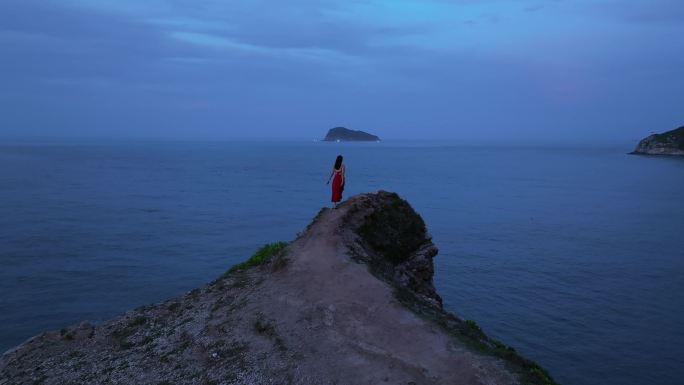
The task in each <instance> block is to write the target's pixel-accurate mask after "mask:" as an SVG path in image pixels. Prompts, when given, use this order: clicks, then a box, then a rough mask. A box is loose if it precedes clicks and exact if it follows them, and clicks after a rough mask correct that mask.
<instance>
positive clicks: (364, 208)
mask: <svg viewBox="0 0 684 385" xmlns="http://www.w3.org/2000/svg"><path fill="white" fill-rule="evenodd" d="M265 250H269V252H270V254H268V255H265V254H264V253H265ZM436 255H437V248H436V247H435V246H434V244H433V243H432V240H431V237H430V235H429V233H428V232H427V229H426V226H425V223H424V222H423V220H422V218H421V217H420V216H419V215H418V214H417V213H416V212H415V211H414V210H413V208H411V206H410V205H409V204H408V202H406V201H405V200H403V199H401V198H400V197H399V196H398V195H397V194H394V193H388V192H384V191H380V192H377V193H369V194H361V195H357V196H355V197H352V198H350V199H349V200H347V201H346V202H343V203H342V204H341V205H339V206H338V208H337V209H334V210H333V209H322V210H321V211H320V212H319V213H318V215H317V216H316V217H315V218H314V220H313V221H312V222H311V224H309V226H307V228H306V229H305V230H304V231H303V232H302V233H301V234H299V235H298V237H297V238H296V239H295V240H294V241H293V242H291V243H289V244H287V245H285V244H281V243H277V244H271V245H268V246H267V247H264V248H262V249H261V250H259V252H257V253H256V254H255V256H253V257H252V258H250V259H249V260H248V262H247V263H243V264H240V265H238V266H239V268H231V269H229V271H228V272H227V273H225V274H224V275H222V276H221V277H220V278H218V279H216V280H215V281H213V282H211V283H210V284H208V285H206V286H204V287H202V288H199V289H195V290H192V291H190V292H188V293H187V294H185V295H183V296H180V297H178V298H173V299H170V300H168V301H165V302H163V303H160V304H156V305H149V306H141V307H139V308H137V309H135V310H132V311H129V312H127V313H126V314H123V315H122V316H119V317H117V318H115V319H112V320H110V321H107V322H104V323H103V324H100V325H91V324H87V323H82V324H80V325H78V326H75V327H67V328H63V329H61V330H60V331H51V332H46V333H43V334H41V335H39V336H37V337H34V338H32V339H30V340H29V341H28V342H26V343H24V344H22V345H20V346H18V347H17V348H15V349H12V350H10V351H8V352H7V353H5V354H4V355H3V356H2V357H0V385H10V384H12V385H14V384H44V385H57V384H69V383H74V384H296V385H308V384H334V383H338V384H351V385H353V384H377V383H384V382H386V383H392V384H402V383H403V384H409V383H415V384H462V385H466V384H474V385H477V384H518V383H525V384H545V385H548V384H554V382H553V380H552V379H551V378H550V376H549V375H548V374H547V373H546V372H545V371H544V370H543V369H541V368H540V367H539V366H538V365H536V364H535V363H534V362H532V361H529V360H527V359H525V358H523V357H521V356H519V355H518V354H517V353H516V352H515V351H514V350H513V349H512V348H509V347H507V346H506V345H504V344H502V343H500V342H498V341H496V340H493V339H491V338H489V337H487V336H486V335H485V334H484V333H483V332H482V330H481V329H480V328H479V327H478V326H477V324H476V323H475V322H473V321H464V320H461V319H460V318H458V317H456V316H455V315H453V314H450V313H448V312H446V311H445V310H444V309H443V307H442V303H441V299H440V297H439V295H438V294H437V292H436V290H435V287H434V285H433V272H434V267H433V263H432V259H433V258H434V257H435V256H436ZM256 256H258V257H259V258H256ZM473 300H477V299H473Z"/></svg>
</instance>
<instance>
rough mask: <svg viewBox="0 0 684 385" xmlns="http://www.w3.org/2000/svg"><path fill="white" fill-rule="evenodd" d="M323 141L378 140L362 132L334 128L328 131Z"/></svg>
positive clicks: (378, 139)
mask: <svg viewBox="0 0 684 385" xmlns="http://www.w3.org/2000/svg"><path fill="white" fill-rule="evenodd" d="M323 140H324V141H326V142H378V141H380V138H378V137H377V136H375V135H372V134H369V133H367V132H363V131H356V130H350V129H348V128H344V127H335V128H331V129H330V130H328V133H327V135H325V139H323Z"/></svg>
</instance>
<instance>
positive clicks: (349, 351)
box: [250, 205, 515, 384]
mask: <svg viewBox="0 0 684 385" xmlns="http://www.w3.org/2000/svg"><path fill="white" fill-rule="evenodd" d="M349 207H350V205H342V206H340V207H339V208H338V209H334V210H333V209H330V210H327V211H325V212H324V213H323V214H322V216H321V217H320V218H319V219H318V220H317V221H316V223H315V224H314V226H313V227H312V228H310V229H309V231H307V232H306V233H305V234H303V236H302V237H300V238H299V239H297V240H296V241H295V242H294V243H293V244H291V246H290V248H289V250H288V256H287V258H288V260H289V262H288V266H287V268H286V269H284V270H283V271H282V272H281V273H276V274H274V275H273V276H272V278H271V279H269V280H268V281H267V282H265V283H264V287H263V288H262V290H260V293H259V296H258V297H256V298H254V302H253V303H252V304H251V305H250V307H252V306H253V311H255V312H260V313H262V314H264V316H265V317H266V318H268V319H271V320H273V322H274V323H275V329H276V330H277V331H278V333H279V335H280V336H281V338H282V339H283V341H284V343H285V345H286V346H287V348H288V349H294V350H296V351H297V352H298V353H299V354H300V357H299V358H300V360H299V363H298V369H299V370H298V371H300V372H301V373H309V375H312V378H311V380H313V381H315V382H311V383H317V381H318V380H323V379H325V381H326V383H339V384H381V383H391V384H409V383H411V382H413V383H415V384H510V383H515V380H514V379H513V377H512V376H511V375H510V374H509V373H508V372H507V371H506V370H505V369H504V368H503V366H502V365H501V364H500V363H499V362H497V360H495V359H492V358H489V357H483V356H476V355H473V354H472V353H470V352H468V351H467V350H465V349H464V348H463V347H462V346H460V345H459V344H458V343H455V342H454V341H453V338H450V337H449V336H447V335H446V334H445V333H443V332H442V331H441V330H439V328H438V327H437V326H435V325H432V324H430V323H429V322H426V321H424V320H422V319H420V318H419V317H418V316H416V315H415V314H413V313H412V312H411V311H410V310H408V309H406V308H405V307H404V306H402V305H401V304H400V303H399V302H398V301H397V300H396V299H395V298H394V295H393V290H392V288H391V287H390V286H389V285H388V284H387V283H385V282H383V281H380V280H378V279H377V278H375V277H374V276H373V275H371V274H370V273H369V272H368V268H367V266H366V265H363V264H359V263H357V262H355V261H353V260H352V259H351V258H350V256H349V249H348V247H347V246H345V244H344V242H343V240H342V233H341V231H342V230H343V229H342V227H341V225H340V224H341V218H342V217H343V216H344V215H345V214H346V213H347V210H348V209H349ZM350 373H353V374H354V375H353V376H350ZM303 383H305V382H303Z"/></svg>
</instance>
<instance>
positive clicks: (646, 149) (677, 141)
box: [631, 126, 684, 155]
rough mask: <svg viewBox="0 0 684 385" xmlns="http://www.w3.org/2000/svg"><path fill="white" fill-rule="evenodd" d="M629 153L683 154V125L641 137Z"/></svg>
mask: <svg viewBox="0 0 684 385" xmlns="http://www.w3.org/2000/svg"><path fill="white" fill-rule="evenodd" d="M631 154H638V155H684V126H683V127H679V128H677V129H674V130H672V131H668V132H664V133H662V134H653V135H650V136H648V137H647V138H645V139H642V140H641V141H640V142H639V144H638V145H637V147H636V148H635V149H634V151H633V152H631Z"/></svg>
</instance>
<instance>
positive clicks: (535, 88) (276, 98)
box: [0, 0, 684, 141]
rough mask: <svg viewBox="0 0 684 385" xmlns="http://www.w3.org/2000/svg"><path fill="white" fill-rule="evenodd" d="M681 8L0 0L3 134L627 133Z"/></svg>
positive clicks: (671, 57)
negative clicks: (340, 128)
mask: <svg viewBox="0 0 684 385" xmlns="http://www.w3.org/2000/svg"><path fill="white" fill-rule="evenodd" d="M683 37H684V1H681V0H392V1H379V0H288V1H275V0H272V1H263V0H241V1H230V0H145V1H141V0H0V116H1V117H2V119H1V120H0V138H164V139H240V138H259V139H261V138H307V139H308V138H320V137H322V136H324V135H325V132H326V131H327V129H329V128H331V127H335V126H346V127H349V128H353V129H360V130H364V131H368V132H371V133H374V134H377V135H379V136H380V137H382V138H383V139H423V138H427V139H458V140H522V141H537V140H542V141H543V140H550V141H566V140H568V141H587V140H601V141H612V140H616V141H618V140H635V139H639V138H641V137H643V136H645V135H647V134H649V133H650V132H653V131H658V132H660V131H666V130H670V129H673V128H676V127H678V126H682V125H684V38H683Z"/></svg>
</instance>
